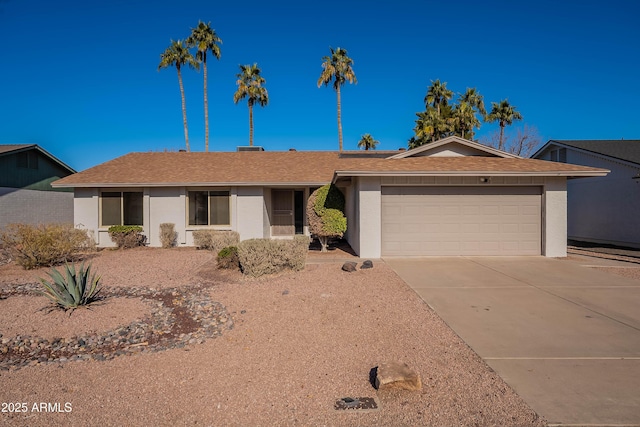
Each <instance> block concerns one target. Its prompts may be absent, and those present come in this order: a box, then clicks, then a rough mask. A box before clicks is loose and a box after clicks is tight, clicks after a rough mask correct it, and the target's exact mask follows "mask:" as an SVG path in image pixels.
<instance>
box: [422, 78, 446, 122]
mask: <svg viewBox="0 0 640 427" xmlns="http://www.w3.org/2000/svg"><path fill="white" fill-rule="evenodd" d="M451 98H453V92H452V91H450V90H449V89H447V82H444V83H440V79H438V80H436V81H435V82H434V81H433V80H431V86H429V87H428V88H427V94H426V95H425V97H424V103H425V106H429V105H432V106H433V107H435V108H436V110H438V114H440V105H447V102H448V101H449V100H450V99H451Z"/></svg>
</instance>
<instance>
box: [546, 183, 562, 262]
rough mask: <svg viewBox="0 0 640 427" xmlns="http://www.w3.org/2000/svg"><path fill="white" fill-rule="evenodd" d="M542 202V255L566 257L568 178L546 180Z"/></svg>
mask: <svg viewBox="0 0 640 427" xmlns="http://www.w3.org/2000/svg"><path fill="white" fill-rule="evenodd" d="M542 200H543V203H542V218H543V221H542V254H543V255H544V256H547V257H566V256H567V178H565V177H563V176H558V177H547V178H545V180H544V187H543V193H542Z"/></svg>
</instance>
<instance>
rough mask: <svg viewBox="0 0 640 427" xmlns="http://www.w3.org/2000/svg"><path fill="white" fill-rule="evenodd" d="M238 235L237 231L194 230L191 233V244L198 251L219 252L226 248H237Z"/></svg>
mask: <svg viewBox="0 0 640 427" xmlns="http://www.w3.org/2000/svg"><path fill="white" fill-rule="evenodd" d="M238 243H240V234H238V232H237V231H225V230H196V231H194V232H193V244H194V245H196V246H197V247H198V248H200V249H208V250H211V251H214V252H216V253H217V252H220V251H221V250H222V249H223V248H226V247H227V246H238Z"/></svg>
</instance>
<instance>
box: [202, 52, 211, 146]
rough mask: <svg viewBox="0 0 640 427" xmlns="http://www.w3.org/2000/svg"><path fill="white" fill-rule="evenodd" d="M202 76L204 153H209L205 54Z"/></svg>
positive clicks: (205, 55)
mask: <svg viewBox="0 0 640 427" xmlns="http://www.w3.org/2000/svg"><path fill="white" fill-rule="evenodd" d="M202 71H203V74H204V151H209V100H208V99H207V54H206V52H205V54H204V57H203V61H202Z"/></svg>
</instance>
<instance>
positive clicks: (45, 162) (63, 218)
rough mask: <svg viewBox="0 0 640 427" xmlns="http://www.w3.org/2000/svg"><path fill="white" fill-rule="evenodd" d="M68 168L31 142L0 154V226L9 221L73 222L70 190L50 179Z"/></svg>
mask: <svg viewBox="0 0 640 427" xmlns="http://www.w3.org/2000/svg"><path fill="white" fill-rule="evenodd" d="M70 174H71V171H70V170H68V169H65V168H63V167H62V166H61V165H60V164H58V163H56V162H54V161H53V160H51V159H50V158H49V157H47V156H45V155H44V154H42V152H40V151H39V150H38V149H37V148H36V147H35V146H34V147H33V148H30V149H24V150H19V151H17V152H15V153H14V152H9V153H3V154H2V155H1V156H0V227H4V226H6V225H7V224H11V223H22V224H34V225H35V224H45V223H73V192H72V190H71V189H53V188H52V187H51V182H53V181H55V180H57V179H60V178H62V177H65V176H68V175H70Z"/></svg>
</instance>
